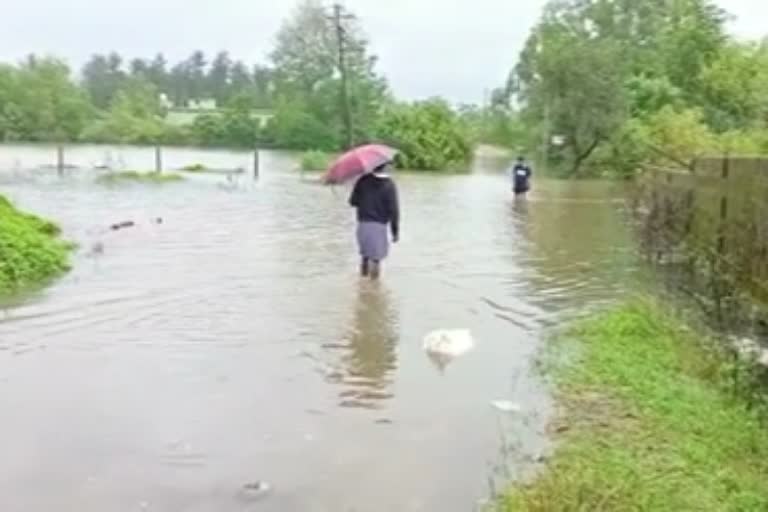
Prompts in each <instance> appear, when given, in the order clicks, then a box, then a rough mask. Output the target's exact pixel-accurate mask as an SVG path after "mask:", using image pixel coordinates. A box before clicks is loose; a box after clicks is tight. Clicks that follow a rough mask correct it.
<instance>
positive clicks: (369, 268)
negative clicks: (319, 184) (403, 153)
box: [324, 144, 400, 279]
mask: <svg viewBox="0 0 768 512" xmlns="http://www.w3.org/2000/svg"><path fill="white" fill-rule="evenodd" d="M396 154H397V150H395V149H393V148H391V147H389V146H384V145H381V144H368V145H365V146H360V147H357V148H355V149H353V150H351V151H349V152H347V153H345V154H344V155H342V156H341V157H340V158H339V159H338V160H337V161H336V162H335V163H334V164H333V165H332V166H331V168H330V169H329V170H328V172H327V173H326V175H325V178H324V181H325V183H327V184H336V183H343V182H345V181H348V180H351V179H353V178H357V177H359V178H358V180H357V182H356V183H355V186H354V188H353V190H352V195H350V197H349V204H350V206H352V207H353V208H355V209H356V212H357V243H358V246H359V248H360V258H361V262H360V273H361V274H362V275H363V276H364V277H370V278H371V279H378V278H379V276H380V275H381V263H382V261H383V260H384V259H385V258H386V257H387V256H388V254H389V233H388V231H391V233H392V241H393V242H394V243H397V241H398V240H399V238H400V205H399V200H398V192H397V186H396V185H395V182H394V181H393V180H392V178H391V177H390V175H389V173H390V171H391V170H392V168H393V161H394V157H395V155H396Z"/></svg>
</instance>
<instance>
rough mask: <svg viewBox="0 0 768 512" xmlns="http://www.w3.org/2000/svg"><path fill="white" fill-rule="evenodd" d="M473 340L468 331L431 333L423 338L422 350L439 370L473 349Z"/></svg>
mask: <svg viewBox="0 0 768 512" xmlns="http://www.w3.org/2000/svg"><path fill="white" fill-rule="evenodd" d="M474 346H475V340H474V339H473V338H472V333H471V332H470V331H469V330H468V329H454V330H438V331H432V332H431V333H429V334H427V336H425V337H424V350H425V351H426V353H427V355H428V356H429V358H430V359H431V360H432V362H433V363H435V365H436V366H437V367H438V368H439V369H440V370H445V368H446V367H447V366H448V365H449V364H450V363H451V362H453V360H454V359H456V358H457V357H460V356H462V355H464V354H466V353H467V352H469V351H470V350H472V348H474Z"/></svg>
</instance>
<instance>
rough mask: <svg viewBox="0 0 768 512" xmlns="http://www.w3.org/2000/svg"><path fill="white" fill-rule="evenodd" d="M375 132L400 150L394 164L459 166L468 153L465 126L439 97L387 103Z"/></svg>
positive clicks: (436, 167) (431, 167) (424, 167)
mask: <svg viewBox="0 0 768 512" xmlns="http://www.w3.org/2000/svg"><path fill="white" fill-rule="evenodd" d="M378 133H379V135H380V137H381V138H382V139H383V140H385V141H387V142H388V143H390V144H392V145H393V146H395V147H397V148H398V149H399V150H400V153H399V154H398V156H397V164H398V166H399V167H404V168H406V169H415V170H443V169H449V170H451V169H453V170H455V169H461V168H462V167H465V166H466V165H467V163H468V162H469V160H470V158H471V156H472V146H471V143H470V135H469V128H468V126H467V125H466V123H464V122H463V121H462V119H461V118H460V117H459V116H458V115H457V114H456V113H455V112H454V111H453V110H451V108H450V107H449V106H448V104H447V103H445V102H443V101H441V100H431V101H423V102H416V103H411V104H407V103H404V104H394V105H391V106H390V107H389V108H387V109H386V110H385V112H384V114H383V115H382V116H381V120H380V121H379V127H378Z"/></svg>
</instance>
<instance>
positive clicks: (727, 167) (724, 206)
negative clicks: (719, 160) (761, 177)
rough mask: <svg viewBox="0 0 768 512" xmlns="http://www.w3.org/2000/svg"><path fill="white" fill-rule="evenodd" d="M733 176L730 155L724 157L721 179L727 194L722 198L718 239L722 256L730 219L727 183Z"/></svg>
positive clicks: (718, 249)
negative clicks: (727, 224) (731, 175)
mask: <svg viewBox="0 0 768 512" xmlns="http://www.w3.org/2000/svg"><path fill="white" fill-rule="evenodd" d="M730 174H731V162H730V158H729V157H728V155H725V157H723V167H722V174H721V178H722V179H723V188H724V190H725V192H724V193H723V195H722V196H720V233H719V234H718V237H717V251H718V253H719V254H720V255H722V253H723V252H724V251H725V231H726V225H725V224H726V220H727V219H728V185H727V183H725V182H726V181H727V180H728V178H729V176H730Z"/></svg>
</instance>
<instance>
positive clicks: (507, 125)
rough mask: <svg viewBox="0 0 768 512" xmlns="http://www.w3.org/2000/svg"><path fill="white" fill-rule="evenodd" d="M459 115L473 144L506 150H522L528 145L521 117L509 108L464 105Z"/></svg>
mask: <svg viewBox="0 0 768 512" xmlns="http://www.w3.org/2000/svg"><path fill="white" fill-rule="evenodd" d="M459 115H460V116H461V119H462V121H463V122H464V123H465V124H466V126H467V128H468V129H469V134H470V137H471V139H472V141H473V142H476V143H480V144H489V145H493V146H501V147H506V148H522V147H525V146H526V145H527V144H528V134H527V131H526V127H525V125H524V124H523V123H522V121H521V119H520V116H519V115H518V114H517V113H516V112H514V111H512V110H511V109H509V108H508V107H505V106H495V107H494V106H492V107H489V108H479V107H476V106H474V105H463V106H461V107H460V108H459Z"/></svg>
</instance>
